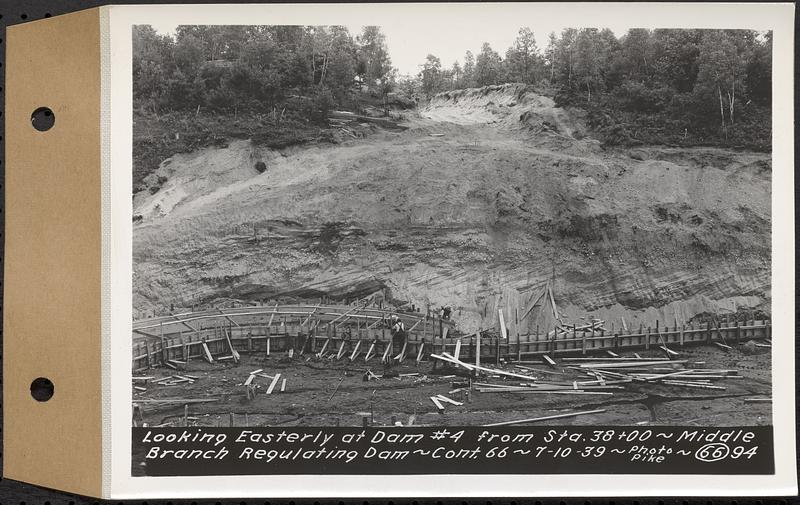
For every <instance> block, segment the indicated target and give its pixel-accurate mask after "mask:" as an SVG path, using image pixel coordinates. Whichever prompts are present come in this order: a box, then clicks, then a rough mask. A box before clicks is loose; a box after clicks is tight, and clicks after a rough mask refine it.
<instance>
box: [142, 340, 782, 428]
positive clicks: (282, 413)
mask: <svg viewBox="0 0 800 505" xmlns="http://www.w3.org/2000/svg"><path fill="white" fill-rule="evenodd" d="M745 351H746V348H744V347H743V346H734V348H733V349H732V350H730V351H727V352H726V351H724V350H722V349H719V348H717V347H712V346H697V347H691V348H689V347H687V348H685V349H682V350H681V352H680V354H681V355H680V356H679V359H686V360H689V361H690V362H703V364H700V365H697V366H695V367H696V368H714V369H737V370H738V371H739V375H741V376H742V377H743V378H740V379H724V380H720V381H717V382H714V384H715V385H718V386H723V387H725V389H724V390H702V389H692V388H684V387H677V386H666V385H656V384H653V385H650V384H646V385H638V384H636V385H633V384H626V385H625V389H624V390H619V391H618V392H615V393H614V394H613V395H582V396H568V395H556V394H528V393H480V392H477V391H473V392H472V395H471V398H470V399H469V400H467V399H466V398H465V397H463V396H462V394H461V393H455V394H448V392H449V391H451V390H453V389H456V387H457V386H458V384H456V385H454V383H461V382H465V381H466V380H467V379H466V378H465V377H464V376H463V375H456V376H455V377H453V376H452V375H454V374H456V373H457V372H456V371H455V370H454V369H452V368H444V367H443V366H442V365H441V364H439V365H438V366H437V369H436V370H434V367H433V363H432V362H426V361H423V362H422V363H420V364H419V365H417V364H416V363H415V362H414V360H413V359H407V360H406V362H404V363H403V364H400V365H396V366H395V367H393V369H392V370H393V372H397V373H399V374H415V373H418V374H419V375H414V376H405V377H398V378H382V379H372V380H370V381H364V380H363V374H364V372H365V371H366V370H367V369H370V370H372V371H373V372H374V373H375V374H377V375H379V376H380V375H382V374H383V372H384V370H383V365H381V364H380V363H378V360H377V359H373V360H372V361H371V362H370V363H364V362H363V360H359V359H357V360H356V361H355V362H350V361H349V360H347V359H342V360H341V361H338V362H337V361H328V360H322V361H320V360H318V359H316V358H315V357H308V356H302V357H299V358H295V359H291V360H290V359H288V358H287V357H286V355H285V354H284V353H281V354H280V355H272V356H270V357H264V356H255V355H251V356H244V355H243V356H242V361H241V362H240V363H239V364H236V365H234V364H230V365H229V364H221V363H214V364H209V363H205V362H202V361H191V362H189V363H188V364H187V365H186V370H184V371H181V372H174V371H172V370H169V369H158V370H151V371H150V372H151V373H149V374H146V375H151V376H156V377H166V376H169V375H172V374H175V373H177V374H190V375H193V376H196V377H198V380H197V381H196V382H195V383H194V384H191V385H180V386H158V385H156V384H155V383H152V382H151V383H148V384H147V385H146V388H147V391H145V392H138V391H137V392H135V393H134V402H136V401H137V400H138V399H165V398H184V399H217V400H218V401H216V402H212V403H195V404H190V405H189V425H190V426H193V425H194V426H229V425H230V415H231V413H233V419H234V426H283V427H292V426H361V425H362V423H363V419H364V418H365V417H367V418H368V419H369V422H370V423H372V424H374V425H379V426H386V425H391V423H392V419H393V418H394V419H396V420H397V421H400V422H402V423H403V425H408V424H409V423H413V424H414V425H483V424H488V423H494V422H503V421H511V420H517V419H529V418H536V417H542V416H549V415H553V414H559V413H566V412H572V411H583V410H595V409H605V412H603V413H598V414H592V415H585V416H580V417H575V418H566V419H557V420H553V421H544V422H541V423H537V424H552V425H569V424H574V425H611V426H619V425H635V424H649V425H682V426H748V425H764V424H771V422H772V418H771V410H772V405H771V403H769V402H764V403H749V402H745V398H753V397H759V398H768V397H769V396H770V394H771V386H770V376H771V366H770V354H769V353H768V352H765V353H760V354H748V353H747V352H745ZM639 354H640V355H641V356H643V357H645V356H656V355H658V353H656V352H654V351H646V352H640V353H639ZM563 365H565V363H564V362H560V363H559V367H558V368H556V369H551V368H547V367H546V366H545V365H544V364H541V365H530V366H532V367H534V368H539V369H541V370H547V371H550V372H557V371H560V372H564V373H565V375H564V376H554V375H549V374H534V375H536V376H537V377H539V378H540V379H541V380H545V381H546V380H559V381H561V380H586V379H585V376H581V375H578V374H577V373H575V372H574V371H571V370H567V369H564V368H563V367H562V366H563ZM260 368H261V369H263V370H264V372H263V373H265V374H268V375H274V374H275V373H280V374H281V378H282V379H283V378H285V379H287V383H286V390H285V391H284V392H280V383H278V384H277V386H276V388H275V391H274V392H273V393H272V394H270V395H267V394H266V390H267V388H268V386H269V384H270V382H271V381H270V380H269V379H267V378H262V377H257V378H256V380H255V381H254V383H255V384H257V386H258V387H257V394H256V397H255V399H254V400H251V401H248V400H247V399H246V392H245V391H246V388H245V386H243V385H241V384H242V383H243V382H244V381H245V380H246V378H247V377H248V375H249V374H250V372H251V371H253V370H256V369H260ZM502 368H504V369H507V370H510V369H511V366H510V365H506V366H503V367H502ZM458 373H461V372H458ZM138 375H142V374H138ZM554 377H555V379H554ZM482 381H484V382H492V383H500V384H515V383H518V382H519V381H517V380H515V379H509V380H503V379H502V378H492V377H488V378H483V379H482ZM337 385H338V389H337ZM334 391H335V393H334ZM439 394H443V395H445V396H449V397H450V398H452V399H454V400H456V401H464V405H462V406H456V405H451V404H445V411H444V413H442V414H440V413H439V412H438V411H437V408H436V406H435V405H434V404H433V402H432V401H431V400H430V397H431V396H435V395H439ZM142 405H144V413H143V416H144V417H143V419H144V422H145V423H147V424H148V425H149V426H155V425H159V424H162V423H173V426H181V425H182V423H183V416H184V406H183V404H181V403H176V404H172V405H160V406H154V404H146V403H143V404H142ZM245 413H246V415H245Z"/></svg>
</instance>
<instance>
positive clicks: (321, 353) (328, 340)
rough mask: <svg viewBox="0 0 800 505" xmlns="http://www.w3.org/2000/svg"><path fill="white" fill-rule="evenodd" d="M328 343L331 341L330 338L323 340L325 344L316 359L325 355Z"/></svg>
mask: <svg viewBox="0 0 800 505" xmlns="http://www.w3.org/2000/svg"><path fill="white" fill-rule="evenodd" d="M330 341H331V338H330V337H328V338H326V339H325V342H324V343H323V344H322V349H320V350H319V352H318V353H317V357H318V358H321V357H322V355H323V354H325V349H327V348H328V343H329V342H330Z"/></svg>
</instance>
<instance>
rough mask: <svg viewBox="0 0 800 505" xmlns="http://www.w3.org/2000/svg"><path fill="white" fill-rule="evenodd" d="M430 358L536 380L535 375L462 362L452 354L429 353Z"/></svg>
mask: <svg viewBox="0 0 800 505" xmlns="http://www.w3.org/2000/svg"><path fill="white" fill-rule="evenodd" d="M431 358H434V359H438V360H441V361H447V362H449V363H453V364H456V365H461V366H463V367H465V368H467V369H471V370H481V371H483V372H489V373H493V374H497V375H504V376H506V377H515V378H518V379H525V380H528V381H532V380H536V379H535V377H530V376H528V375H522V374H518V373H512V372H506V371H505V370H498V369H496V368H486V367H483V366H477V365H470V364H467V363H464V362H463V361H459V360H457V359H454V358H453V357H452V356H450V355H449V354H447V353H444V354H443V355H438V354H431Z"/></svg>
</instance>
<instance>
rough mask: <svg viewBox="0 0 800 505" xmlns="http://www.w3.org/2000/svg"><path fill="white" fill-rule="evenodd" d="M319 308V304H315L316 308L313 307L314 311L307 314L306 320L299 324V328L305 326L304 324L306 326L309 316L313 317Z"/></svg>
mask: <svg viewBox="0 0 800 505" xmlns="http://www.w3.org/2000/svg"><path fill="white" fill-rule="evenodd" d="M319 307H320V305H319V304H317V306H316V307H314V310H312V311H311V312H310V313H309V314H308V317H307V318H306V320H305V321H303V322H302V323H300V326H305V325H306V324H308V321H309V320H310V319H311V316H313V315H314V313H315V312H316V311H317V309H319Z"/></svg>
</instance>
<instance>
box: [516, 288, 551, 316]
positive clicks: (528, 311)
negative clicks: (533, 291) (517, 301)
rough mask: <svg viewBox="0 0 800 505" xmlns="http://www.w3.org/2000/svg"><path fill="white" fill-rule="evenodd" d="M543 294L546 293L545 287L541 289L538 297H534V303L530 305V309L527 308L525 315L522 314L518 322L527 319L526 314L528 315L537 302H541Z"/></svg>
mask: <svg viewBox="0 0 800 505" xmlns="http://www.w3.org/2000/svg"><path fill="white" fill-rule="evenodd" d="M545 293H546V285H545V288H543V289H542V291H541V292H540V293H539V296H537V297H536V300H534V302H533V303H532V304H531V306H530V308H528V310H526V311H525V314H523V315H522V317H521V318H519V320H520V321H522V320H524V319H525V318H526V317H528V314H530V313H531V311H532V310H533V309H534V307H536V306H537V305H538V304H539V300H541V298H542V297H543V296H544V295H545Z"/></svg>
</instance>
